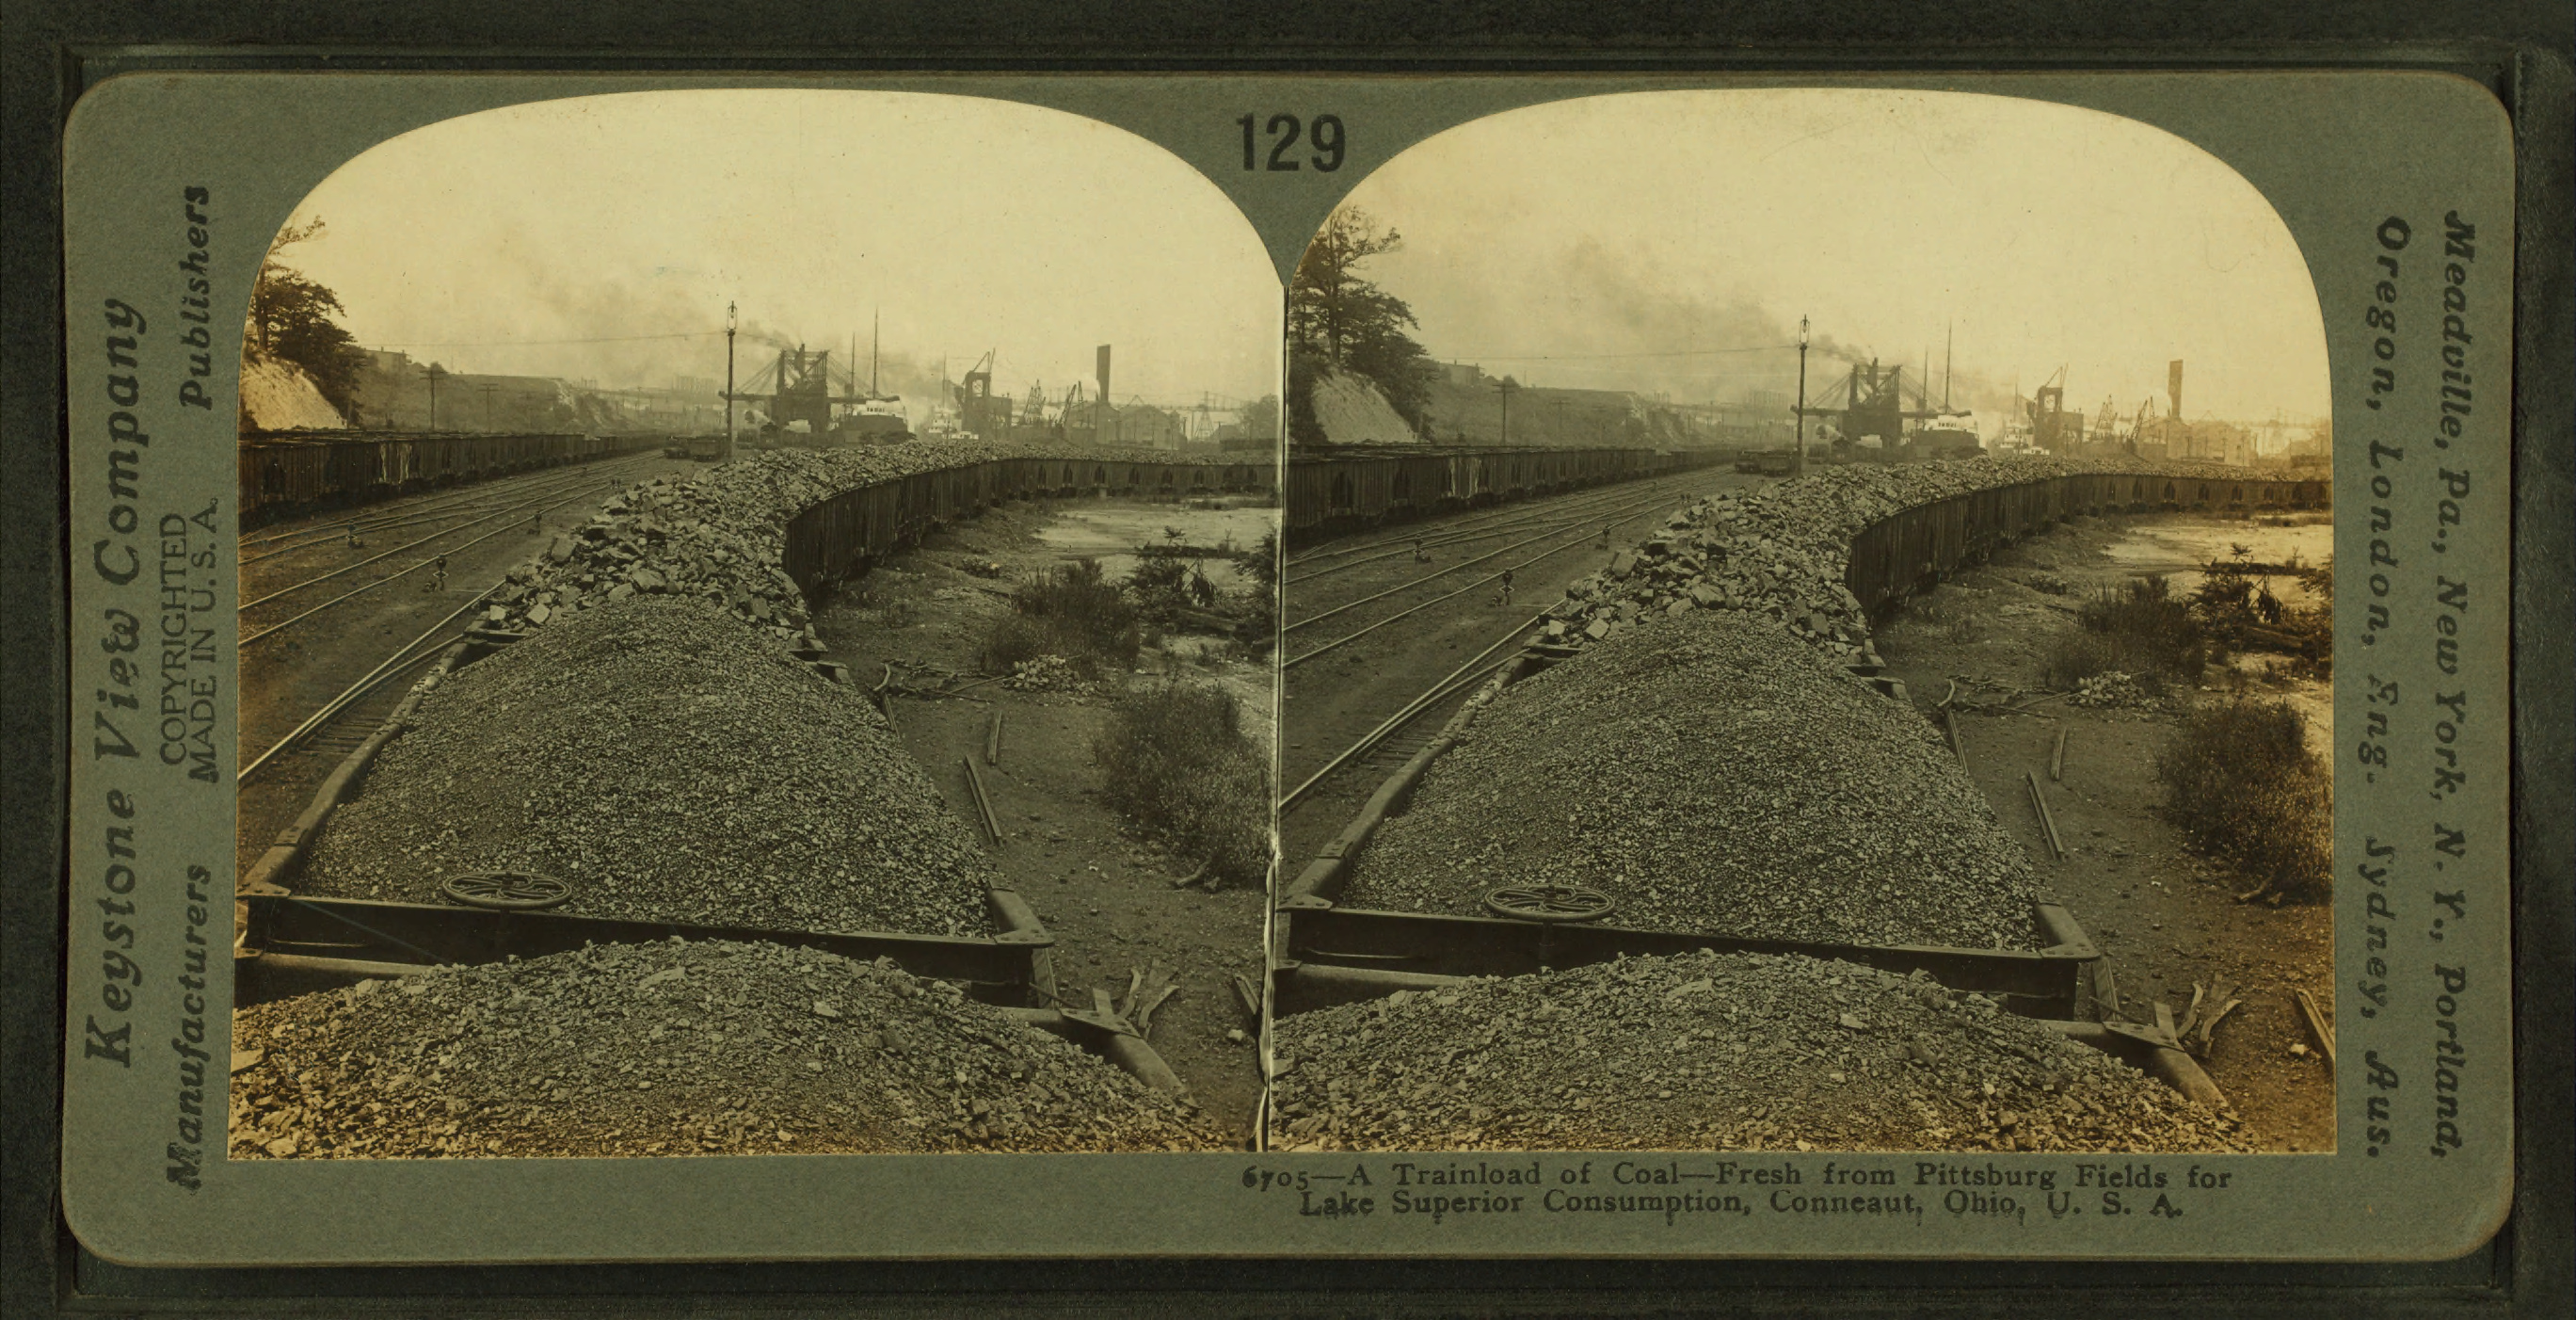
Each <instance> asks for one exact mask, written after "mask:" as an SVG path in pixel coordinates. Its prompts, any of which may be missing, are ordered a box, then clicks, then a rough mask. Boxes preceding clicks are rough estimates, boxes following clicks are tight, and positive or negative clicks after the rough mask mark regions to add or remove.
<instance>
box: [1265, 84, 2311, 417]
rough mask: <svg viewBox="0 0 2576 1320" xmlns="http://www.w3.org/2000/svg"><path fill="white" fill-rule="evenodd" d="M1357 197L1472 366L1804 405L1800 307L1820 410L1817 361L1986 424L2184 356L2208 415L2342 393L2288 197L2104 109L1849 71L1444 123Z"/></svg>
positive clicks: (1751, 402) (2162, 382)
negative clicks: (1930, 87)
mask: <svg viewBox="0 0 2576 1320" xmlns="http://www.w3.org/2000/svg"><path fill="white" fill-rule="evenodd" d="M1336 214H1337V216H1338V217H1340V223H1341V224H1342V225H1343V226H1344V227H1345V230H1346V231H1347V232H1346V234H1345V239H1346V240H1347V239H1348V238H1349V236H1350V233H1352V232H1360V231H1361V230H1364V234H1363V237H1366V238H1370V239H1374V240H1375V241H1376V243H1377V244H1378V245H1380V246H1383V247H1384V250H1383V251H1378V252H1375V253H1374V254H1372V255H1368V256H1367V257H1365V259H1364V260H1362V261H1360V262H1359V263H1358V264H1357V265H1356V267H1355V269H1356V270H1357V272H1358V274H1359V275H1360V276H1361V277H1362V278H1364V279H1365V281H1366V282H1367V284H1368V286H1369V287H1370V288H1371V289H1373V290H1376V291H1380V292H1383V293H1384V294H1385V295H1387V296H1389V297H1391V298H1392V299H1394V300H1395V301H1396V302H1397V303H1400V304H1401V309H1402V311H1403V312H1405V313H1409V315H1410V317H1411V318H1412V322H1411V324H1410V325H1403V326H1401V329H1402V330H1403V332H1404V333H1405V334H1406V335H1408V336H1409V337H1411V338H1412V339H1414V340H1415V341H1416V342H1418V343H1419V344H1420V346H1421V347H1422V349H1423V351H1424V354H1425V355H1426V356H1427V358H1428V359H1429V360H1430V361H1432V362H1436V363H1441V364H1455V365H1456V367H1457V373H1456V374H1459V375H1461V376H1462V377H1463V375H1464V370H1465V368H1467V367H1470V366H1473V367H1480V368H1481V369H1482V371H1483V372H1484V373H1485V376H1486V377H1490V378H1493V379H1496V380H1499V379H1500V378H1502V377H1505V376H1509V377H1511V378H1513V379H1514V380H1516V381H1517V382H1519V383H1523V384H1529V383H1537V384H1543V385H1549V386H1556V387H1563V388H1569V389H1571V388H1588V389H1597V390H1605V391H1624V392H1629V393H1632V394H1636V395H1641V396H1656V395H1660V396H1664V397H1666V398H1668V399H1670V400H1674V401H1678V402H1687V403H1696V404H1707V405H1714V406H1719V407H1732V406H1735V405H1742V406H1743V407H1746V408H1751V409H1755V410H1757V411H1760V412H1761V414H1762V415H1763V416H1766V417H1779V418H1783V419H1785V417H1786V415H1787V414H1786V412H1785V407H1786V405H1787V403H1788V397H1787V396H1790V395H1791V394H1793V393H1794V391H1795V390H1796V388H1797V387H1796V366H1797V359H1796V354H1795V352H1794V345H1795V343H1796V341H1797V338H1798V333H1799V324H1800V321H1801V319H1802V318H1803V319H1804V320H1805V321H1806V323H1807V325H1808V327H1809V334H1810V339H1811V342H1812V345H1813V349H1814V351H1815V353H1817V354H1818V355H1819V356H1818V357H1816V358H1814V359H1811V360H1810V362H1809V364H1808V365H1809V371H1810V377H1809V390H1810V394H1811V399H1810V401H1811V402H1812V401H1813V399H1812V395H1813V392H1814V391H1815V390H1816V389H1818V388H1819V381H1820V375H1819V373H1821V379H1822V381H1824V382H1825V383H1827V384H1830V383H1832V382H1838V381H1840V380H1841V379H1842V378H1843V376H1844V374H1845V373H1846V372H1847V371H1848V370H1849V368H1850V366H1852V365H1856V364H1866V363H1869V362H1872V361H1876V362H1878V363H1880V364H1881V365H1882V367H1883V368H1894V367H1897V366H1900V365H1901V366H1902V367H1903V369H1904V373H1903V374H1904V379H1905V381H1906V389H1907V391H1908V393H1909V397H1916V396H1917V395H1918V394H1919V392H1920V391H1922V390H1924V389H1927V388H1928V390H1929V397H1928V398H1918V399H1917V402H1919V403H1922V404H1925V405H1927V406H1928V408H1929V409H1942V408H1945V407H1946V408H1955V409H1959V410H1963V411H1967V410H1973V411H1974V412H1976V413H1977V414H1979V416H1980V424H1981V425H1982V426H1983V427H1984V428H1985V430H1986V432H1987V435H1988V438H1989V439H1990V440H1991V439H1992V438H1993V436H1994V433H1995V431H1996V430H1997V429H1999V428H2000V427H2002V426H2003V425H2004V424H2005V423H2006V422H2007V421H2010V420H2013V419H2016V418H2018V417H2019V416H2020V414H2021V413H2022V411H2023V408H2022V403H2023V401H2025V400H2029V399H2031V398H2032V397H2033V396H2034V394H2035V393H2036V392H2037V391H2038V390H2039V389H2040V388H2041V387H2043V386H2048V387H2052V388H2055V389H2057V390H2059V391H2060V392H2062V395H2063V405H2064V407H2065V408H2067V409H2069V410H2074V409H2078V408H2080V409H2081V410H2082V411H2083V412H2084V413H2086V414H2088V415H2096V414H2097V409H2102V408H2105V407H2106V406H2107V410H2108V412H2109V413H2110V414H2111V415H2113V416H2115V417H2117V418H2118V419H2120V421H2121V423H2122V425H2123V426H2124V427H2131V428H2133V427H2134V425H2135V423H2136V421H2137V419H2138V418H2139V417H2140V415H2141V411H2142V409H2143V410H2145V411H2146V412H2148V413H2151V414H2154V415H2157V416H2163V415H2167V414H2169V412H2170V410H2171V409H2172V407H2173V406H2174V391H2173V390H2172V389H2171V388H2170V386H2171V384H2172V382H2173V379H2174V371H2173V369H2172V367H2171V364H2172V363H2174V362H2177V361H2179V362H2182V363H2183V364H2184V367H2183V369H2182V378H2183V381H2184V385H2183V388H2182V389H2181V391H2180V398H2179V402H2180V409H2181V416H2182V418H2183V419H2184V420H2185V421H2188V422H2199V421H2201V420H2204V419H2215V420H2223V421H2225V422H2228V423H2231V424H2234V425H2239V426H2274V427H2276V428H2277V429H2284V430H2300V429H2304V428H2305V427H2306V426H2307V425H2308V424H2309V423H2312V422H2315V421H2318V420H2321V419H2323V418H2325V417H2326V416H2327V415H2328V412H2329V406H2328V378H2327V371H2326V347H2325V335H2324V327H2323V323H2322V320H2321V318H2320V314H2319V310H2318V302H2317V297H2316V292H2315V289H2314V287H2313V285H2312V283H2311V281H2310V278H2309V272H2308V269H2307V265H2306V262H2305V261H2304V259H2303V258H2302V256H2301V253H2300V251H2299V248H2298V245H2297V243H2296V241H2295V240H2294V239H2293V237H2292V236H2291V233H2290V231H2289V229H2288V227H2287V226H2286V225H2285V224H2284V223H2283V222H2282V220H2281V218H2280V216H2279V214H2278V213H2277V212H2276V211H2275V210H2274V209H2273V207H2272V205H2271V204H2270V203H2269V202H2268V201H2266V200H2265V199H2264V197H2263V196H2262V195H2261V194H2260V193H2259V192H2257V191H2256V189H2255V188H2254V187H2253V186H2252V185H2251V184H2250V183H2248V182H2247V181H2246V180H2245V179H2244V178H2243V177H2242V176H2241V175H2239V174H2238V173H2237V172H2236V171H2235V170H2234V169H2232V168H2230V167H2229V166H2228V165H2227V164H2226V163H2224V162H2223V161H2221V160H2219V159H2218V158H2216V157H2215V156H2212V155H2211V154H2209V153H2208V152H2207V151H2205V150H2203V149H2201V148H2200V147H2198V146H2195V145H2193V144H2192V143H2190V142H2187V141H2185V140H2184V139H2182V138H2180V137H2177V136H2175V135H2174V134H2172V133H2169V132H2166V131H2164V130H2162V129H2158V128H2155V127H2151V126H2149V125H2147V124H2143V123H2140V122H2138V121H2135V120H2131V119H2127V118H2123V117H2121V116H2117V115H2112V114H2107V113H2103V112H2100V111H2095V110H2089V109H2082V108H2078V107H2073V106H2067V105H2062V104H2057V103H2053V102H2046V101H2037V100H2027V99H2020V98H2014V97H2006V96H1995V95H1986V94H1977V93H1964V92H1947V91H1901V90H1883V89H1852V88H1805V89H1744V90H1705V91H1658V92H1640V93H1622V94H1615V95H1604V96H1596V97H1586V98H1581V99H1576V100H1567V101H1557V102H1550V103H1547V104H1542V105H1534V106H1529V107H1526V108H1522V109H1516V110H1511V111H1507V112H1503V113H1499V114H1495V115H1491V116H1488V117H1486V118H1483V119H1478V120H1475V121H1473V122H1470V123H1467V124H1464V125H1461V126H1459V127H1456V128H1453V129H1450V130H1448V131H1446V132H1443V133H1440V134H1438V135H1436V136H1434V137H1431V138H1429V139H1426V140H1424V141H1423V142H1421V143H1419V144H1416V145H1415V146H1413V147H1411V148H1409V149H1407V150H1406V151H1404V152H1403V153H1402V154H1400V155H1398V156H1397V157H1395V158H1394V159H1393V160H1392V161H1390V162H1388V163H1387V164H1385V165H1383V166H1381V167H1379V168H1378V169H1377V170H1375V171H1374V172H1372V173H1371V174H1370V175H1369V176H1368V177H1367V178H1365V179H1364V180H1362V181H1361V182H1360V183H1359V184H1358V186H1356V187H1355V188H1353V189H1352V191H1351V192H1350V194H1349V196H1348V197H1347V198H1346V199H1345V201H1344V202H1343V204H1342V206H1341V208H1340V210H1339V211H1338V212H1337V213H1336ZM1354 215H1356V216H1362V217H1365V218H1366V220H1367V224H1366V225H1365V226H1361V227H1359V230H1354V229H1353V228H1352V225H1351V217H1353V216H1354ZM1324 232H1325V233H1326V234H1327V235H1329V234H1330V233H1331V232H1332V230H1331V227H1330V226H1328V227H1327V229H1326V230H1325V231H1324ZM1389 234H1392V235H1395V236H1396V238H1395V241H1394V242H1393V243H1392V244H1391V245H1388V244H1387V243H1386V238H1387V236H1388V235H1389ZM1315 251H1316V250H1315V249H1310V254H1309V259H1310V261H1312V260H1313V259H1314V254H1315ZM1291 351H1292V355H1294V354H1296V353H1297V352H1298V350H1297V349H1296V348H1295V347H1294V345H1293V344H1292V350H1291ZM1480 379H1481V378H1480ZM1917 402H1909V403H1908V405H1907V406H1908V407H1916V406H1917ZM1490 404H1491V400H1488V405H1489V407H1490ZM1461 406H1463V405H1461ZM1433 408H1434V411H1435V413H1436V411H1437V407H1436V402H1435V403H1434V405H1433ZM1516 420H1518V419H1516ZM1527 420H1528V422H1529V424H1530V425H1532V426H1544V424H1545V422H1546V418H1545V417H1544V416H1541V415H1538V414H1532V415H1530V416H1529V418H1528V419H1527ZM1434 424H1435V426H1437V427H1439V428H1440V429H1438V430H1437V432H1436V434H1437V438H1441V439H1444V440H1445V439H1448V438H1450V437H1449V435H1448V431H1447V429H1445V423H1441V422H1439V420H1438V419H1437V418H1436V417H1435V418H1434ZM1467 432H1468V434H1466V435H1465V436H1464V437H1463V438H1466V439H1469V440H1474V439H1477V438H1479V437H1478V436H1477V435H1476V434H1474V428H1473V427H1472V426H1470V427H1468V428H1467ZM1483 438H1486V439H1490V437H1483ZM1514 438H1515V439H1516V440H1519V439H1520V438H1521V437H1519V436H1517V435H1516V436H1515V437H1514ZM1539 438H1540V437H1537V436H1536V435H1533V436H1532V437H1531V439H1532V441H1533V442H1535V441H1536V440H1538V439H1539Z"/></svg>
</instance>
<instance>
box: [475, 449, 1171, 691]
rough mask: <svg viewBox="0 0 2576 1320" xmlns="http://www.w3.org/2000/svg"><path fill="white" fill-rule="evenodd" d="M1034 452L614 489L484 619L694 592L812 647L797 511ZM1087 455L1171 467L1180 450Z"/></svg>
mask: <svg viewBox="0 0 2576 1320" xmlns="http://www.w3.org/2000/svg"><path fill="white" fill-rule="evenodd" d="M1031 452H1032V451H1029V450H1026V449H1020V448H1015V447H1011V446H1003V445H980V444H961V443H957V442H942V443H940V444H936V445H931V444H897V445H871V446H861V447H851V448H839V449H820V450H809V449H779V450H767V451H763V452H759V453H754V454H751V455H748V456H746V457H744V458H741V459H737V460H735V461H733V462H730V463H726V464H724V465H723V466H721V467H717V468H715V469H713V470H711V471H709V472H707V473H705V474H704V475H702V476H699V477H696V478H694V479H690V480H685V481H682V480H673V479H671V478H669V477H656V478H654V479H653V480H651V481H647V482H640V483H638V484H636V485H633V486H629V487H627V488H626V489H625V490H624V491H621V492H619V493H618V494H616V495H612V496H610V497H609V498H608V499H607V500H606V501H605V502H604V503H603V504H602V505H601V506H600V511H599V512H598V513H597V514H594V515H593V516H592V517H591V519H590V521H589V522H588V523H586V524H584V525H583V526H582V527H580V528H578V529H576V530H574V531H572V532H569V533H566V534H563V535H560V536H557V537H555V538H554V540H553V541H551V542H550V543H548V544H547V546H546V547H545V549H544V550H543V551H541V552H540V553H538V554H537V555H536V556H535V557H534V558H532V559H530V560H529V561H528V562H527V563H524V564H521V565H520V566H519V567H517V568H515V569H512V570H511V572H510V575H509V578H508V579H507V580H506V581H504V582H503V583H502V584H501V586H500V588H499V589H498V590H497V591H495V592H494V593H493V595H492V598H491V603H490V604H489V605H488V606H487V607H486V608H485V609H484V612H483V617H482V620H481V622H482V623H483V624H484V625H486V626H488V627H495V628H503V629H508V630H512V631H517V630H524V629H531V628H545V627H550V626H553V625H554V624H556V623H558V622H560V621H561V620H563V619H565V618H568V617H570V616H572V615H574V614H578V613H579V612H581V611H583V610H587V609H595V608H597V607H599V606H601V605H608V604H614V603H616V602H618V601H622V600H626V599H628V598H631V597H634V596H639V595H640V596H657V595H671V596H694V597H698V598H701V599H704V600H707V601H711V602H713V603H714V604H716V605H717V606H719V607H721V608H723V609H725V610H728V611H730V612H731V613H732V614H733V615H734V616H735V617H737V618H739V619H741V620H742V621H743V622H745V623H747V624H750V625H751V626H753V627H754V628H757V629H759V630H761V631H762V632H763V633H764V634H766V635H767V636H769V637H770V638H771V639H772V640H773V641H775V642H777V643H779V644H780V645H783V646H787V647H800V646H801V647H812V646H815V645H816V644H817V643H816V639H815V636H814V626H813V620H812V618H811V617H810V616H809V615H808V614H807V613H806V609H805V602H804V600H803V598H802V596H801V595H800V593H799V592H798V591H797V589H796V584H795V582H794V580H793V579H791V578H789V577H788V576H787V571H786V570H785V569H784V568H782V567H780V559H779V555H780V552H781V550H782V549H783V547H784V546H785V543H786V535H787V524H788V523H789V522H790V521H792V520H793V519H794V518H795V517H796V515H797V514H799V513H802V512H804V511H805V510H806V509H808V508H810V507H812V506H813V505H815V504H816V503H819V502H821V501H822V500H825V499H828V498H830V497H831V496H834V495H838V494H840V493H842V492H844V491H847V490H852V489H855V488H857V487H861V486H869V485H874V484H876V483H878V482H882V481H893V480H896V479H898V478H902V477H909V476H916V475H918V474H920V473H923V472H931V471H937V470H939V469H942V468H951V467H958V466H962V465H965V464H969V463H980V462H983V461H986V460H988V459H997V458H1014V457H1025V456H1028V455H1029V454H1030V453H1031ZM1047 456H1049V457H1062V456H1063V455H1057V454H1053V453H1049V454H1048V455H1047ZM1083 457H1103V458H1119V457H1135V458H1146V459H1152V460H1154V461H1164V462H1168V461H1169V460H1170V458H1171V455H1169V454H1131V455H1120V454H1115V453H1104V454H1096V455H1095V454H1088V453H1086V454H1084V455H1083Z"/></svg>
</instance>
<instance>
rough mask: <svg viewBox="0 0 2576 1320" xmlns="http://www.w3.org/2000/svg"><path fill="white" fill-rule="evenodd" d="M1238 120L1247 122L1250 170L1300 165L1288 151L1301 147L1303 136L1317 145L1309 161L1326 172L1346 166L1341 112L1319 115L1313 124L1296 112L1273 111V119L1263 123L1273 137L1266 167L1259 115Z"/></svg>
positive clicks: (1245, 164)
mask: <svg viewBox="0 0 2576 1320" xmlns="http://www.w3.org/2000/svg"><path fill="white" fill-rule="evenodd" d="M1234 122H1236V123H1238V124H1241V125H1243V168H1245V169H1247V170H1257V169H1263V168H1268V169H1273V170H1293V169H1296V168H1297V162H1296V160H1295V159H1293V158H1291V157H1290V156H1289V154H1288V153H1289V152H1291V151H1294V150H1296V149H1297V140H1298V138H1299V137H1300V136H1303V137H1304V138H1305V139H1306V140H1307V141H1309V142H1312V143H1313V144H1314V146H1315V152H1314V154H1313V155H1311V156H1308V157H1307V158H1306V160H1307V163H1308V164H1311V165H1313V166H1314V167H1315V168H1316V169H1317V170H1320V171H1322V172H1323V173H1326V174H1330V173H1332V172H1333V171H1335V170H1338V169H1340V168H1341V167H1342V118H1341V116H1339V115H1317V116H1315V122H1314V123H1312V124H1303V123H1300V122H1298V119H1297V116H1295V115H1289V114H1278V115H1272V116H1271V117H1270V122H1269V123H1268V124H1265V125H1262V131H1263V132H1264V133H1267V134H1268V135H1269V136H1270V138H1271V139H1272V141H1271V145H1270V157H1269V164H1268V165H1267V166H1266V167H1265V166H1264V165H1263V164H1262V163H1261V154H1260V141H1259V138H1258V137H1257V136H1256V135H1255V134H1254V132H1253V125H1254V124H1255V123H1256V122H1257V117H1256V116H1253V115H1245V116H1244V117H1242V118H1241V119H1238V120H1236V121H1234Z"/></svg>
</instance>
